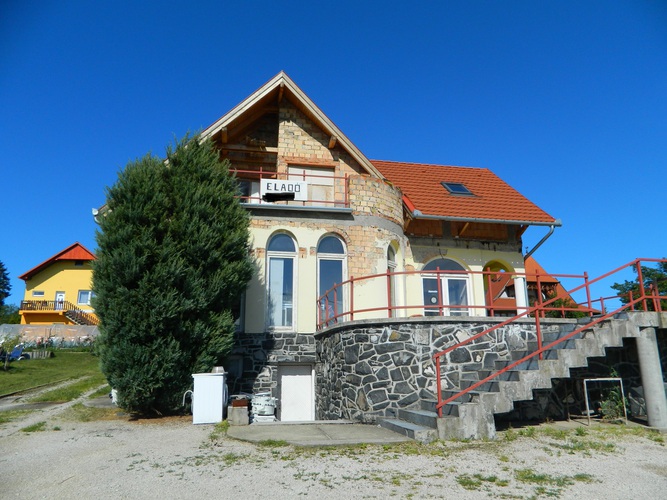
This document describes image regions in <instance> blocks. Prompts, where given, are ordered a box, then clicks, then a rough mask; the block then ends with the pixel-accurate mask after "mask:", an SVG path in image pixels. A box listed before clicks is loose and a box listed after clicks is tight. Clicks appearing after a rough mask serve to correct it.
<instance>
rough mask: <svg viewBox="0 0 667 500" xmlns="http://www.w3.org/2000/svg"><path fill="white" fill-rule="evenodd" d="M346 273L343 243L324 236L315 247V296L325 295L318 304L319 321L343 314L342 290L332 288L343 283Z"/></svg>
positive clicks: (332, 237) (334, 238)
mask: <svg viewBox="0 0 667 500" xmlns="http://www.w3.org/2000/svg"><path fill="white" fill-rule="evenodd" d="M346 272H347V269H346V266H345V247H344V246H343V242H342V241H341V240H340V239H339V238H337V237H336V236H325V237H324V238H322V239H321V240H320V242H319V244H318V245H317V280H318V285H317V291H318V293H317V296H318V297H323V296H324V295H325V294H326V296H325V297H323V298H322V301H321V302H320V304H319V307H320V315H321V316H320V320H321V321H322V320H328V319H329V318H333V317H335V316H338V315H339V314H342V313H343V312H345V311H344V309H343V307H344V300H343V299H344V293H343V289H342V288H341V287H336V288H335V289H334V286H336V285H338V284H340V283H342V282H343V281H344V276H345V274H346ZM333 321H336V320H333Z"/></svg>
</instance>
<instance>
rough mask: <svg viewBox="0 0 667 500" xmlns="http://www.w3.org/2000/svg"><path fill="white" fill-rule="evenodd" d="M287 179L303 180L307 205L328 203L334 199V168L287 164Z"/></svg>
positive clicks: (330, 203)
mask: <svg viewBox="0 0 667 500" xmlns="http://www.w3.org/2000/svg"><path fill="white" fill-rule="evenodd" d="M288 173H289V176H288V179H289V180H291V181H305V182H306V183H307V185H308V204H309V205H330V206H333V204H332V203H333V201H334V169H333V168H326V167H306V166H295V165H290V166H289V172H288Z"/></svg>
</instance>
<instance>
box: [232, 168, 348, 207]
mask: <svg viewBox="0 0 667 500" xmlns="http://www.w3.org/2000/svg"><path fill="white" fill-rule="evenodd" d="M230 171H231V172H232V173H233V174H234V175H235V176H236V178H237V180H238V183H239V191H240V193H239V199H240V200H241V202H242V203H244V204H246V205H251V206H252V205H262V206H263V207H266V208H269V207H271V206H278V207H295V208H296V207H300V208H303V207H309V208H318V209H325V210H327V209H349V208H350V200H349V178H348V176H347V174H346V175H344V176H340V175H334V173H333V169H332V168H323V167H305V166H289V167H288V170H287V171H285V172H279V171H277V170H276V169H265V168H263V167H259V168H257V169H253V170H240V169H231V170H230Z"/></svg>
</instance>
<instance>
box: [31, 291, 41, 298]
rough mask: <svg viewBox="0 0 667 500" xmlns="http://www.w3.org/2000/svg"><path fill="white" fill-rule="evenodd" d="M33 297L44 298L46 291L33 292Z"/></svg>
mask: <svg viewBox="0 0 667 500" xmlns="http://www.w3.org/2000/svg"><path fill="white" fill-rule="evenodd" d="M32 296H33V297H44V291H43V290H33V291H32Z"/></svg>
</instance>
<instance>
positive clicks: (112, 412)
mask: <svg viewBox="0 0 667 500" xmlns="http://www.w3.org/2000/svg"><path fill="white" fill-rule="evenodd" d="M118 413H119V412H118V409H117V408H92V407H89V406H85V405H83V404H82V403H77V404H75V405H73V406H71V407H70V408H68V409H66V410H65V411H64V412H62V413H61V414H60V415H59V418H62V419H63V420H69V421H72V422H93V421H97V420H114V419H116V418H118Z"/></svg>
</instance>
